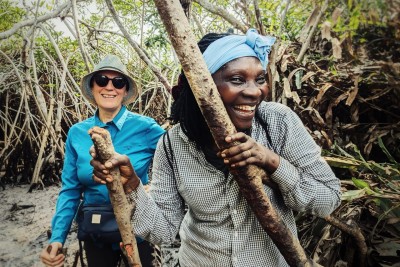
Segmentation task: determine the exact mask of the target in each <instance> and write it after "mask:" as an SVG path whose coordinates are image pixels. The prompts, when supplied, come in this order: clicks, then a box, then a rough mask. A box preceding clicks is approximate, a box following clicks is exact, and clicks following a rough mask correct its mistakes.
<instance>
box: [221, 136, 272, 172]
mask: <svg viewBox="0 0 400 267" xmlns="http://www.w3.org/2000/svg"><path fill="white" fill-rule="evenodd" d="M225 141H226V142H227V143H233V142H238V144H237V145H234V146H232V147H230V148H228V149H225V150H223V151H221V152H220V153H219V156H220V157H221V158H223V160H224V163H225V164H226V165H229V167H231V168H238V167H244V166H247V165H250V164H254V165H257V166H259V167H261V168H263V169H265V170H266V171H268V172H269V173H270V174H272V173H273V172H274V171H275V170H276V169H277V168H278V166H279V156H278V155H277V154H275V153H274V152H273V151H271V150H269V149H268V148H267V147H265V146H263V145H261V144H259V143H257V142H256V141H255V140H254V139H253V138H251V137H250V136H248V135H246V134H245V133H243V132H238V133H235V134H232V135H230V136H227V137H226V138H225Z"/></svg>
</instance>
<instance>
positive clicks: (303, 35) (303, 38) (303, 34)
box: [299, 5, 320, 43]
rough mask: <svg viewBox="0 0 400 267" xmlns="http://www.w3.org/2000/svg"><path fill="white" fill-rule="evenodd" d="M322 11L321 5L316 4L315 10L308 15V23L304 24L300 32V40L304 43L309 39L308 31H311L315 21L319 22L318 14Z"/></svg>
mask: <svg viewBox="0 0 400 267" xmlns="http://www.w3.org/2000/svg"><path fill="white" fill-rule="evenodd" d="M319 12H320V7H319V6H318V5H316V6H315V8H314V10H313V12H312V13H311V15H310V16H309V17H308V19H307V22H306V24H305V25H304V27H303V29H302V30H301V32H300V36H299V41H300V42H301V43H304V42H305V41H306V39H307V36H308V33H309V32H310V30H311V28H312V27H313V25H314V24H315V23H318V20H317V18H318V14H319Z"/></svg>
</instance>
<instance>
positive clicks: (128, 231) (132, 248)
mask: <svg viewBox="0 0 400 267" xmlns="http://www.w3.org/2000/svg"><path fill="white" fill-rule="evenodd" d="M89 134H90V137H91V138H92V140H93V143H94V147H95V149H96V154H97V157H98V159H99V160H100V162H102V163H103V164H104V163H105V162H106V161H107V160H109V159H110V158H111V157H112V156H113V155H114V154H115V151H114V146H113V144H112V141H111V136H110V133H109V132H108V131H107V130H106V129H103V128H100V127H97V126H95V127H93V128H92V129H90V130H89ZM110 174H111V175H112V176H113V181H112V182H111V183H107V184H106V185H107V189H108V193H109V195H110V201H111V204H112V206H113V209H114V214H115V219H116V220H117V224H118V228H119V232H120V233H121V237H122V243H123V246H122V247H121V248H122V251H123V253H124V254H125V256H126V257H127V259H128V262H129V266H130V267H140V266H141V263H140V258H139V252H138V248H137V244H136V239H135V236H134V234H133V228H132V224H131V217H132V210H133V208H134V207H132V204H130V203H129V202H128V199H127V198H126V196H125V192H124V188H123V186H122V183H121V179H120V173H119V169H118V168H114V169H112V170H111V172H110Z"/></svg>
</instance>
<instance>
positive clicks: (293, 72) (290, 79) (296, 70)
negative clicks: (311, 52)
mask: <svg viewBox="0 0 400 267" xmlns="http://www.w3.org/2000/svg"><path fill="white" fill-rule="evenodd" d="M300 70H303V71H306V69H305V68H303V67H301V68H296V69H294V70H292V71H291V72H290V73H289V75H288V77H287V78H288V80H289V82H290V84H292V78H293V75H294V74H296V73H297V72H298V71H300Z"/></svg>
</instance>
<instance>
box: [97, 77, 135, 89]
mask: <svg viewBox="0 0 400 267" xmlns="http://www.w3.org/2000/svg"><path fill="white" fill-rule="evenodd" d="M93 79H94V81H95V82H96V84H97V85H98V86H100V87H105V86H106V85H107V84H108V82H109V81H110V80H111V81H112V84H113V86H114V87H115V88H116V89H122V88H124V86H125V85H127V83H128V81H127V80H126V78H125V77H114V78H112V79H110V78H108V77H107V76H105V75H101V74H97V75H95V76H94V77H93Z"/></svg>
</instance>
